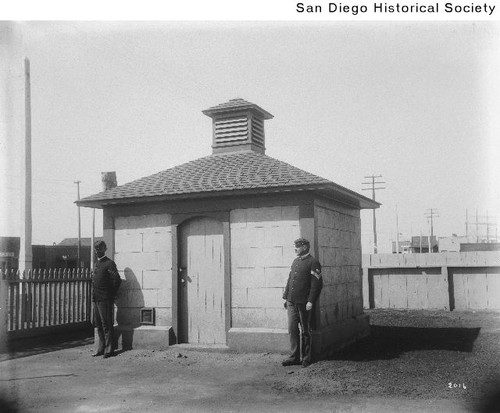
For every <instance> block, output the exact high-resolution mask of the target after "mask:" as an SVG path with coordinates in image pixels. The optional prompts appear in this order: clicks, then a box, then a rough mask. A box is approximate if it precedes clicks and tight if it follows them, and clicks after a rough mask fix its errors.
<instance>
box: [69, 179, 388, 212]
mask: <svg viewBox="0 0 500 413" xmlns="http://www.w3.org/2000/svg"><path fill="white" fill-rule="evenodd" d="M302 191H314V192H318V193H321V194H326V195H327V197H328V198H330V199H332V200H335V201H338V202H342V203H345V204H347V205H350V206H354V207H357V208H359V209H375V208H379V207H380V205H381V204H380V203H378V202H375V201H373V200H371V199H369V198H366V197H364V196H363V195H360V194H358V193H356V192H354V191H351V190H349V189H347V188H344V187H342V186H340V185H337V184H334V183H325V184H316V185H295V186H277V187H268V188H249V189H233V190H222V191H204V192H194V193H186V194H170V195H155V196H139V197H128V198H114V199H89V200H85V199H82V200H79V201H76V202H75V203H76V204H77V205H78V206H81V207H88V208H99V209H102V208H104V207H108V206H114V205H126V204H141V203H151V202H162V201H180V200H187V199H200V198H209V197H210V198H212V197H218V198H219V197H224V196H235V195H240V196H242V195H243V196H244V195H255V194H269V193H278V192H280V193H282V192H302Z"/></svg>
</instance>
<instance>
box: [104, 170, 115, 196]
mask: <svg viewBox="0 0 500 413" xmlns="http://www.w3.org/2000/svg"><path fill="white" fill-rule="evenodd" d="M101 181H102V190H103V191H107V190H109V189H113V188H115V187H116V186H117V182H116V172H114V171H113V172H101Z"/></svg>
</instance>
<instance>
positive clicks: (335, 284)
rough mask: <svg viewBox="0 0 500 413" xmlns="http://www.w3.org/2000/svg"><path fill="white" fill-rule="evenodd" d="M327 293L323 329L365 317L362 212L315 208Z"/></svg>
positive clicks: (321, 301) (322, 305) (322, 298)
mask: <svg viewBox="0 0 500 413" xmlns="http://www.w3.org/2000/svg"><path fill="white" fill-rule="evenodd" d="M315 216H316V222H317V236H318V251H319V257H318V259H319V261H320V263H321V265H322V273H323V291H322V292H321V295H320V299H319V307H320V326H319V328H320V329H323V328H328V327H329V326H332V325H334V324H336V323H338V322H341V321H344V320H348V319H351V318H353V317H356V316H358V315H360V314H362V313H363V294H362V285H361V283H362V275H361V221H360V214H359V211H358V210H353V209H348V208H344V207H342V206H337V205H335V206H332V207H326V206H315Z"/></svg>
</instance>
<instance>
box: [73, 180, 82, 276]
mask: <svg viewBox="0 0 500 413" xmlns="http://www.w3.org/2000/svg"><path fill="white" fill-rule="evenodd" d="M81 182H82V181H75V182H74V183H75V184H76V187H77V191H78V193H77V195H78V200H80V183H81ZM81 249H82V232H81V217H80V205H78V250H77V257H78V264H77V266H76V267H77V268H80V252H81Z"/></svg>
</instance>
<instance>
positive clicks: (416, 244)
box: [410, 235, 439, 253]
mask: <svg viewBox="0 0 500 413" xmlns="http://www.w3.org/2000/svg"><path fill="white" fill-rule="evenodd" d="M429 240H430V246H431V247H430V248H429ZM410 250H411V251H410V252H413V253H428V252H438V251H439V247H438V241H437V238H436V236H435V235H433V236H431V237H429V236H424V235H417V236H415V237H411V247H410Z"/></svg>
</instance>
